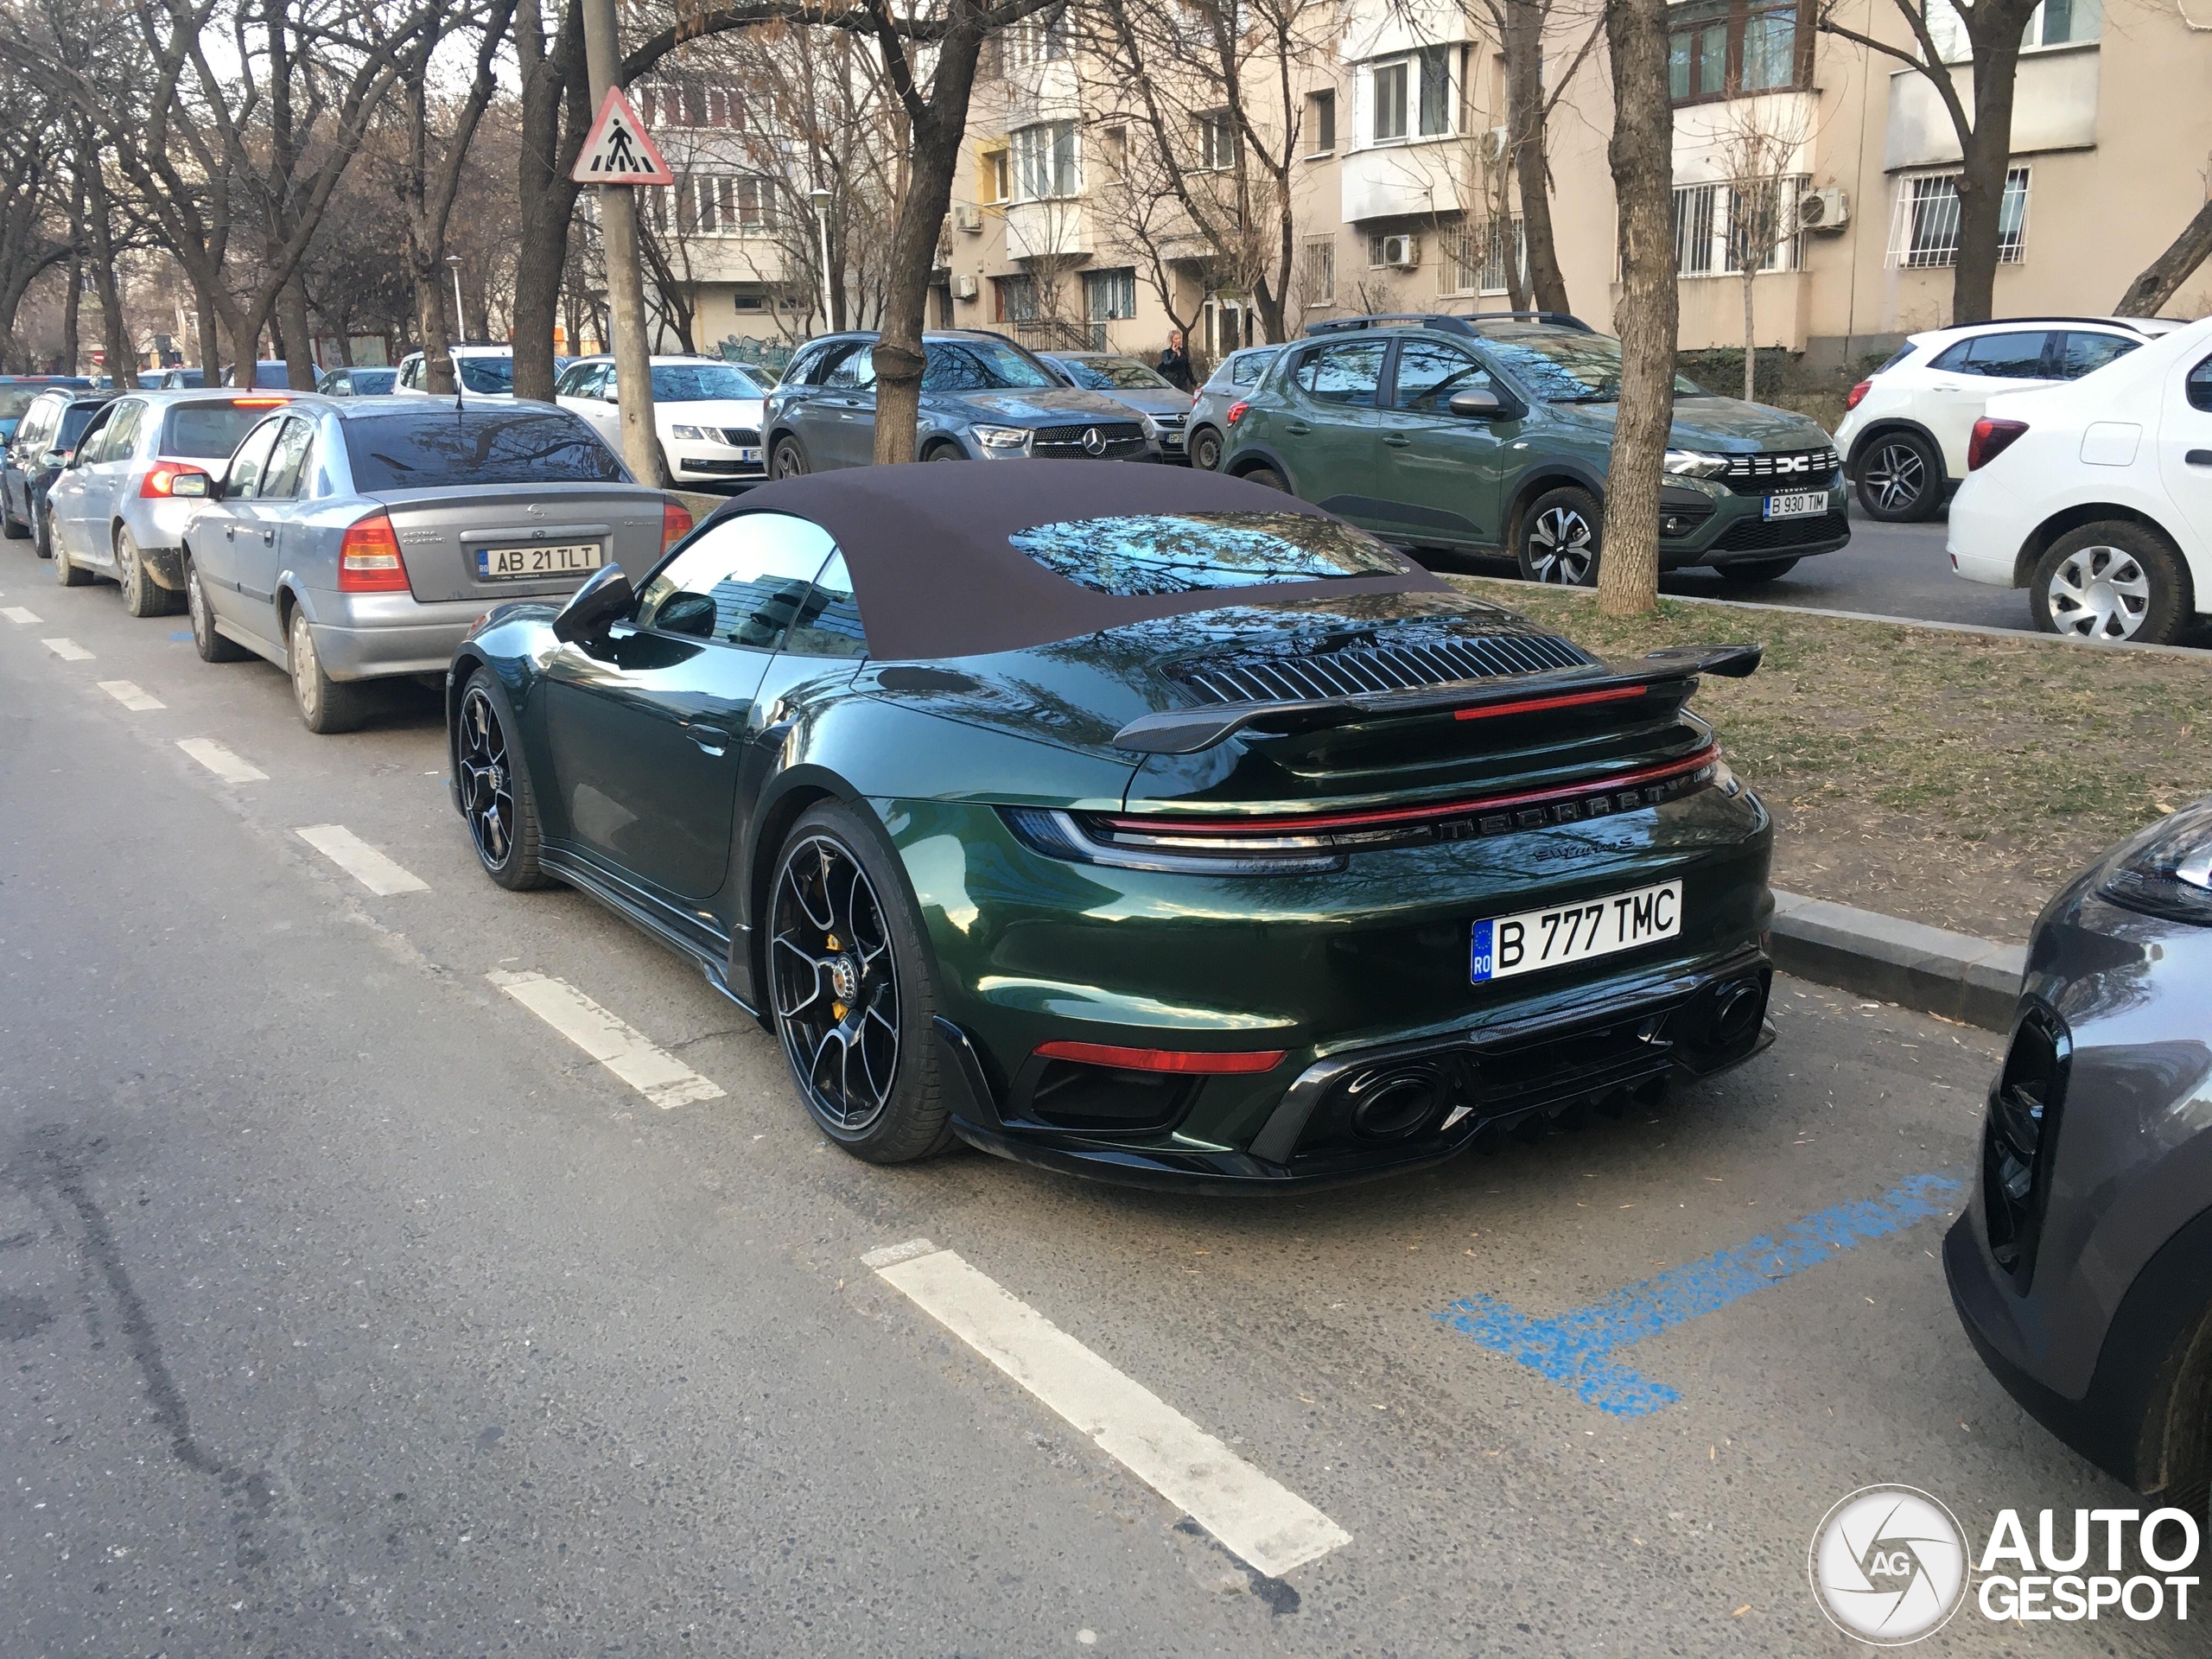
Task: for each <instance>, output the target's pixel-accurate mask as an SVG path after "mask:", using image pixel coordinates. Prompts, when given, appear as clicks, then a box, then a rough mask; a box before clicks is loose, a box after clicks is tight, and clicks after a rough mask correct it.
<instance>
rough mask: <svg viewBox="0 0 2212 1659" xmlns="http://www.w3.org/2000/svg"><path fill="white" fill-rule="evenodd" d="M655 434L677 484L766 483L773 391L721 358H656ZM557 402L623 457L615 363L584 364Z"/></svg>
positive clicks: (564, 381) (567, 375) (587, 360)
mask: <svg viewBox="0 0 2212 1659" xmlns="http://www.w3.org/2000/svg"><path fill="white" fill-rule="evenodd" d="M652 366H653V428H654V430H655V431H656V432H658V435H659V436H660V448H661V454H664V456H666V457H667V460H668V475H669V477H670V478H671V479H673V480H675V481H676V482H677V483H678V484H685V483H692V484H704V483H716V482H728V481H730V480H753V479H760V478H765V477H766V476H767V467H766V463H765V461H763V459H762V454H761V448H760V412H761V408H762V404H763V400H765V399H766V397H767V395H768V388H767V386H766V385H765V384H764V383H763V382H762V381H760V380H759V379H756V378H754V377H753V372H751V371H750V370H748V369H747V368H746V367H745V365H742V364H739V363H727V362H724V361H723V360H722V359H721V358H719V357H656V358H655V359H653V360H652ZM554 395H555V401H556V402H557V403H559V404H560V405H561V407H562V408H563V409H567V410H575V413H577V414H579V415H581V416H583V417H584V419H586V420H587V421H589V422H590V423H591V424H592V426H593V428H594V429H595V430H596V431H597V432H598V433H599V435H600V436H601V437H602V438H604V439H606V440H607V447H608V448H611V449H613V451H614V453H615V454H618V455H619V454H621V453H622V408H621V403H620V397H619V396H618V388H617V387H616V385H615V383H614V359H613V358H611V357H582V358H578V359H576V360H575V362H574V363H571V364H570V365H569V366H568V368H567V369H566V370H565V371H564V372H563V374H562V376H561V378H560V381H559V383H558V384H557V385H556V386H555V387H554Z"/></svg>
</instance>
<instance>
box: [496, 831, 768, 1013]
mask: <svg viewBox="0 0 2212 1659" xmlns="http://www.w3.org/2000/svg"><path fill="white" fill-rule="evenodd" d="M538 862H539V863H540V864H541V865H543V867H544V868H545V869H546V870H547V871H548V872H549V873H550V874H554V875H557V876H559V877H560V878H561V880H563V881H565V882H567V883H568V884H569V886H570V887H574V888H575V889H576V890H577V891H578V892H579V893H583V894H585V895H586V896H587V897H589V898H592V899H597V900H598V901H599V902H600V903H601V904H602V905H604V906H607V909H609V910H611V911H613V912H614V913H615V914H616V915H617V916H620V918H622V919H623V920H624V921H626V922H628V923H630V924H631V925H632V926H634V927H636V928H637V929H638V930H639V931H641V932H643V933H644V934H645V935H646V936H647V937H648V938H652V940H654V941H655V942H656V943H658V944H663V945H665V946H666V947H667V948H668V949H669V950H672V951H674V952H675V953H676V955H677V956H678V957H682V958H683V960H684V961H686V962H688V963H691V964H692V966H694V967H696V968H697V969H699V971H700V972H701V973H702V974H703V975H705V976H706V979H707V983H708V984H709V985H711V986H713V987H714V988H715V989H716V990H717V991H719V992H721V994H722V995H724V996H726V997H728V999H729V1000H730V1001H732V1002H734V1003H735V1004H736V1005H737V1006H738V1007H741V1008H742V1009H744V1010H745V1011H746V1013H747V1014H751V1015H752V1016H753V1019H755V1020H759V1021H760V1025H761V1027H762V1029H764V1030H765V1029H766V1028H767V1025H768V1021H767V1019H766V1016H765V1015H763V1014H762V1013H761V1012H760V1009H759V1008H756V1007H753V1004H752V1003H751V1002H749V1001H747V1000H746V999H745V998H744V997H742V996H741V995H738V993H737V992H736V990H735V989H734V988H732V987H731V985H730V982H729V969H728V954H729V952H728V940H727V939H725V940H723V941H722V948H721V955H720V956H717V955H716V954H715V950H714V949H713V948H712V947H710V946H709V945H708V944H704V943H703V942H702V941H700V940H696V939H693V938H687V937H686V936H685V935H684V934H683V932H682V931H679V930H677V929H676V928H673V927H671V926H670V925H668V924H667V923H666V922H664V921H663V920H662V919H661V918H659V917H658V916H656V915H655V914H653V912H652V910H651V909H650V908H649V907H648V906H647V905H646V903H645V900H644V899H640V898H638V897H635V896H633V895H632V894H630V893H626V892H624V891H623V890H622V888H621V887H620V886H619V885H618V884H617V883H615V882H614V881H613V880H609V879H608V877H607V875H606V874H604V873H603V872H602V871H601V870H599V869H598V868H595V867H594V866H593V865H591V864H589V863H588V862H586V861H584V860H582V859H580V858H578V857H576V856H575V855H573V854H570V853H567V852H563V851H562V850H561V849H558V848H556V847H547V848H545V849H543V850H542V851H541V852H540V853H539V854H538Z"/></svg>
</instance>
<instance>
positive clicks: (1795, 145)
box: [1713, 94, 1812, 403]
mask: <svg viewBox="0 0 2212 1659" xmlns="http://www.w3.org/2000/svg"><path fill="white" fill-rule="evenodd" d="M1719 123H1720V124H1719V130H1718V131H1717V132H1716V134H1715V142H1714V144H1713V155H1714V156H1715V157H1716V159H1718V160H1719V162H1720V165H1721V168H1722V170H1723V171H1724V172H1725V173H1726V175H1727V183H1726V189H1727V193H1728V195H1727V223H1726V229H1725V232H1724V234H1725V236H1726V242H1727V249H1728V264H1729V268H1730V269H1731V270H1734V271H1735V272H1736V275H1737V280H1738V283H1740V285H1741V286H1742V289H1743V296H1744V401H1745V402H1746V403H1751V402H1755V401H1756V400H1757V399H1756V394H1757V392H1758V334H1757V326H1756V322H1755V321H1754V314H1753V308H1752V302H1753V299H1754V296H1755V294H1756V291H1757V285H1758V275H1759V272H1760V271H1762V270H1764V269H1765V268H1766V264H1767V262H1768V261H1769V260H1770V259H1771V258H1772V257H1774V256H1775V254H1776V253H1777V251H1779V250H1780V249H1782V248H1783V247H1785V246H1787V245H1789V242H1790V241H1791V240H1792V239H1793V238H1795V237H1796V234H1797V200H1796V185H1797V184H1798V183H1799V182H1800V178H1801V175H1800V173H1799V170H1798V169H1799V166H1800V163H1801V162H1802V159H1803V156H1804V149H1805V144H1806V141H1807V140H1808V139H1809V138H1810V137H1812V133H1811V131H1810V130H1809V126H1808V122H1807V120H1806V119H1805V118H1804V116H1803V114H1802V104H1801V103H1800V102H1799V101H1798V100H1796V99H1787V98H1758V97H1751V98H1746V97H1743V96H1741V95H1740V94H1739V95H1738V96H1736V97H1734V98H1732V99H1730V100H1729V101H1728V103H1727V105H1726V106H1725V108H1724V111H1723V113H1722V114H1721V116H1720V118H1719Z"/></svg>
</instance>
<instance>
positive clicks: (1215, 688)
mask: <svg viewBox="0 0 2212 1659" xmlns="http://www.w3.org/2000/svg"><path fill="white" fill-rule="evenodd" d="M1593 660H1595V659H1594V658H1591V657H1590V656H1589V655H1587V654H1586V652H1582V651H1580V650H1579V649H1578V648H1576V647H1575V646H1573V645H1569V644H1568V643H1567V641H1566V640H1564V639H1555V638H1554V637H1553V636H1551V635H1549V634H1544V633H1533V632H1532V633H1525V634H1512V633H1498V634H1484V635H1440V634H1428V635H1423V636H1421V637H1420V638H1417V639H1393V640H1389V641H1387V642H1378V643H1376V644H1371V645H1357V646H1349V647H1345V648H1344V649H1340V650H1337V651H1326V652H1308V653H1303V654H1300V655H1296V656H1288V655H1286V656H1264V657H1263V656H1251V657H1239V658H1225V659H1217V660H1215V661H1212V662H1208V663H1204V664H1196V665H1192V666H1188V667H1185V668H1182V669H1180V670H1179V671H1176V673H1175V675H1174V677H1175V680H1176V682H1177V683H1179V684H1180V685H1182V686H1183V687H1184V688H1185V689H1186V690H1189V691H1190V692H1191V693H1192V696H1194V697H1196V698H1197V699H1198V702H1201V703H1222V702H1304V701H1306V700H1307V699H1309V698H1314V697H1344V696H1361V695H1363V694H1368V693H1372V692H1377V691H1407V690H1414V689H1416V688H1419V687H1423V686H1433V685H1451V684H1454V683H1459V682H1460V681H1464V680H1489V679H1497V678H1499V677H1503V676H1506V675H1512V674H1537V673H1541V672H1543V671H1546V670H1548V669H1555V668H1576V667H1580V666H1581V665H1582V664H1586V663H1589V662H1592V661H1593Z"/></svg>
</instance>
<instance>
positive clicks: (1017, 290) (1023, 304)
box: [991, 277, 1037, 322]
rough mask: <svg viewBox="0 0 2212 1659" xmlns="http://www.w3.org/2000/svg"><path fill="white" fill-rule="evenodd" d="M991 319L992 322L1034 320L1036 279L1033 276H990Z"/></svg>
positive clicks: (1035, 315)
mask: <svg viewBox="0 0 2212 1659" xmlns="http://www.w3.org/2000/svg"><path fill="white" fill-rule="evenodd" d="M991 321H994V322H1034V321H1037V279H1036V278H1035V277H992V278H991Z"/></svg>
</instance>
